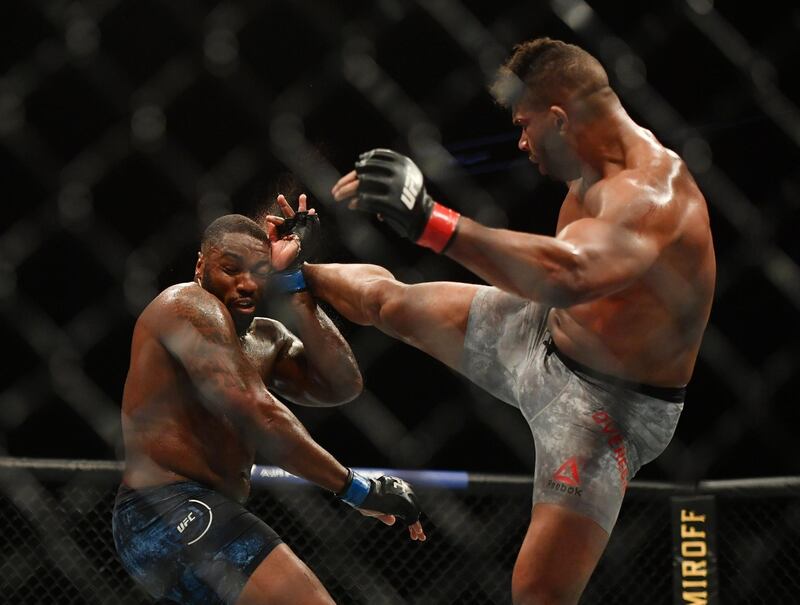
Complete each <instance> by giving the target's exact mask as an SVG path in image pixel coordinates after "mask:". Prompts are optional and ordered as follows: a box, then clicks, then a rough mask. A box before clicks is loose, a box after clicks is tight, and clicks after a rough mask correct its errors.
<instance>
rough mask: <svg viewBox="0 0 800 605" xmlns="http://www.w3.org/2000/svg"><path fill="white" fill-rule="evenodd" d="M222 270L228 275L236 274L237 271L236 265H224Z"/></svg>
mask: <svg viewBox="0 0 800 605" xmlns="http://www.w3.org/2000/svg"><path fill="white" fill-rule="evenodd" d="M222 270H223V271H224V272H225V273H227V274H228V275H235V274H236V273H237V271H236V267H222Z"/></svg>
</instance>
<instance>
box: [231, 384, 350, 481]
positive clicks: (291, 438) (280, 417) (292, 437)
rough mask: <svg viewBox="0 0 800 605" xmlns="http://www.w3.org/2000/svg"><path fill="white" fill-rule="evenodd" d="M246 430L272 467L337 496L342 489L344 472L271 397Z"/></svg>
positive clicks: (262, 405)
mask: <svg viewBox="0 0 800 605" xmlns="http://www.w3.org/2000/svg"><path fill="white" fill-rule="evenodd" d="M247 426H248V432H249V439H250V440H251V441H252V442H253V443H254V445H255V447H256V450H257V451H259V453H261V454H262V455H263V456H264V457H265V458H266V459H267V460H268V461H269V462H270V463H271V464H275V465H276V466H279V467H280V468H282V469H284V470H286V471H288V472H289V473H292V474H293V475H296V476H298V477H302V478H303V479H307V480H308V481H311V482H312V483H315V484H317V485H319V486H320V487H323V488H325V489H327V490H330V491H332V492H339V491H340V490H341V489H342V487H343V486H344V484H345V481H346V479H347V469H346V468H345V467H344V466H343V465H342V464H340V463H339V462H338V461H337V460H336V459H335V458H334V457H333V456H332V455H331V454H330V453H329V452H328V451H326V450H325V449H324V448H323V447H322V446H320V445H319V444H318V443H317V442H316V441H314V439H313V438H312V437H311V436H310V435H309V434H308V431H306V429H305V427H304V426H303V425H302V424H301V423H300V421H299V420H298V419H297V417H296V416H295V415H294V414H292V412H291V411H290V410H289V409H288V408H286V407H285V406H283V405H282V404H281V403H280V402H278V401H276V400H275V399H274V398H272V397H271V396H269V399H268V400H267V401H265V402H261V403H260V404H259V405H257V407H256V410H255V412H254V414H250V415H249V418H248V422H247Z"/></svg>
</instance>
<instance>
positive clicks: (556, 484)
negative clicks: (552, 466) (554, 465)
mask: <svg viewBox="0 0 800 605" xmlns="http://www.w3.org/2000/svg"><path fill="white" fill-rule="evenodd" d="M580 485H581V479H580V476H579V475H578V461H577V459H576V458H575V456H573V457H572V458H568V459H567V461H566V462H564V464H562V465H561V466H559V467H558V470H556V472H555V473H553V477H552V478H551V479H548V481H547V487H548V489H551V490H553V491H556V492H564V493H567V494H569V495H574V496H581V495H582V494H583V490H582V489H581V488H580Z"/></svg>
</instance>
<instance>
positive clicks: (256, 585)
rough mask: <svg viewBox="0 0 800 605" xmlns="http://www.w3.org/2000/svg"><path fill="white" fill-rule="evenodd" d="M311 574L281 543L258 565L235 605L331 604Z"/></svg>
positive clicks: (323, 588)
mask: <svg viewBox="0 0 800 605" xmlns="http://www.w3.org/2000/svg"><path fill="white" fill-rule="evenodd" d="M333 603H334V601H333V599H332V598H331V596H330V595H329V594H328V591H327V590H325V587H324V586H323V585H322V583H321V582H320V581H319V579H318V578H317V576H316V575H314V572H312V571H311V570H310V569H309V568H308V566H307V565H306V564H305V563H303V562H302V561H301V560H300V559H299V558H298V557H297V555H295V554H294V553H293V552H292V550H291V549H290V548H289V547H288V546H286V545H285V544H281V545H280V546H277V547H276V548H275V549H273V551H272V552H271V553H269V555H267V557H266V558H265V559H264V560H263V561H262V562H261V564H260V565H259V566H258V567H257V568H256V570H255V571H254V572H253V573H252V575H251V576H250V579H249V580H248V581H247V584H245V586H244V589H243V590H242V592H241V593H240V594H239V600H238V601H237V602H236V605H267V604H268V605H333Z"/></svg>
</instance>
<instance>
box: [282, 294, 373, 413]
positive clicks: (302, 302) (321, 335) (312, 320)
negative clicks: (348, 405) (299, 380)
mask: <svg viewBox="0 0 800 605" xmlns="http://www.w3.org/2000/svg"><path fill="white" fill-rule="evenodd" d="M289 306H290V308H291V310H292V312H293V314H294V317H295V324H296V329H297V333H298V336H299V338H300V340H301V342H302V343H303V347H304V351H305V359H306V361H307V363H308V370H309V373H310V376H311V377H312V379H313V380H315V381H317V382H318V383H320V386H321V387H323V390H324V391H326V392H327V393H328V394H329V395H330V396H331V397H332V398H334V399H336V400H337V402H340V403H344V402H345V401H350V400H351V399H353V398H355V397H357V396H358V395H359V394H360V393H361V389H362V386H363V383H362V379H361V372H360V371H359V368H358V363H356V359H355V357H354V356H353V352H352V350H351V349H350V345H349V344H348V343H347V341H346V340H345V339H344V337H343V336H342V334H341V333H340V332H339V330H338V329H337V328H336V326H335V325H334V324H333V322H332V321H331V320H330V318H329V317H328V316H327V315H326V314H325V312H324V311H323V310H322V309H320V308H319V306H318V305H317V302H316V300H315V299H314V297H313V296H311V295H310V294H309V293H308V292H299V293H297V294H294V295H292V296H291V299H290V303H289Z"/></svg>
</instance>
